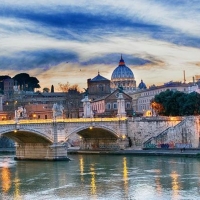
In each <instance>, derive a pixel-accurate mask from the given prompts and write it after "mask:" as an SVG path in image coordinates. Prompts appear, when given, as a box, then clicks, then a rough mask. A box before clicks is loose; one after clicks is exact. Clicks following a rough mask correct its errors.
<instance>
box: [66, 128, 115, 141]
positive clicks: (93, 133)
mask: <svg viewBox="0 0 200 200" xmlns="http://www.w3.org/2000/svg"><path fill="white" fill-rule="evenodd" d="M73 134H78V135H80V136H81V137H83V138H113V139H117V138H118V137H119V135H118V133H117V132H116V131H115V130H113V129H111V128H109V127H107V126H105V125H87V126H81V127H78V128H76V129H74V130H72V131H71V132H70V133H68V135H67V137H66V138H65V139H67V138H68V137H70V135H73Z"/></svg>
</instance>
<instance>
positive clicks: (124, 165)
mask: <svg viewBox="0 0 200 200" xmlns="http://www.w3.org/2000/svg"><path fill="white" fill-rule="evenodd" d="M123 180H124V191H125V193H126V196H127V195H128V170H127V160H126V157H124V158H123Z"/></svg>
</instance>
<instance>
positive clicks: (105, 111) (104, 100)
mask: <svg viewBox="0 0 200 200" xmlns="http://www.w3.org/2000/svg"><path fill="white" fill-rule="evenodd" d="M121 93H122V95H123V98H124V101H125V112H126V115H127V116H132V98H131V97H130V96H129V95H128V94H126V93H124V92H121ZM118 96H119V89H116V90H115V91H114V92H112V93H110V94H109V95H107V96H104V97H101V98H98V99H95V100H93V101H91V108H92V111H93V113H94V117H117V111H118V108H117V99H118Z"/></svg>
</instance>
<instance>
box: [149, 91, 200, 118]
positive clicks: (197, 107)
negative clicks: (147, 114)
mask: <svg viewBox="0 0 200 200" xmlns="http://www.w3.org/2000/svg"><path fill="white" fill-rule="evenodd" d="M151 106H152V109H153V110H154V111H155V112H156V113H157V114H159V115H164V116H183V115H199V114H200V94H199V93H197V92H192V93H190V94H186V93H184V92H179V91H171V90H166V91H165V92H161V93H160V94H157V95H156V96H155V98H154V99H153V100H152V101H151Z"/></svg>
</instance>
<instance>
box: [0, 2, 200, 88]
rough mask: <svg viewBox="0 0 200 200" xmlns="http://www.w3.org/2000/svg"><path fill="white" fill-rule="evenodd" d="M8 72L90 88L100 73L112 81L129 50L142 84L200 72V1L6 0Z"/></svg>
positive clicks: (2, 29) (1, 52) (2, 65)
mask: <svg viewBox="0 0 200 200" xmlns="http://www.w3.org/2000/svg"><path fill="white" fill-rule="evenodd" d="M0 7H1V10H0V36H1V45H0V69H1V75H5V74H9V75H10V76H14V75H15V74H17V73H20V72H26V73H30V75H31V76H37V78H38V79H39V81H40V85H41V86H42V87H47V86H48V87H50V86H49V85H50V84H55V85H58V83H59V82H62V83H66V82H67V81H68V82H70V83H72V84H75V83H78V84H79V85H80V87H86V83H87V79H88V78H93V77H94V76H96V74H97V72H98V70H99V71H100V72H101V73H102V75H103V76H105V77H106V78H108V79H110V77H111V74H112V71H113V70H114V69H115V67H117V66H118V62H119V59H120V56H121V54H122V55H123V58H124V60H125V62H126V65H127V66H129V67H130V68H131V69H132V70H133V73H134V75H135V78H136V81H137V84H138V83H139V82H140V79H143V80H144V81H145V83H146V84H147V85H151V84H162V83H163V82H168V81H170V80H171V79H172V78H173V80H174V81H176V80H177V81H178V80H180V81H181V80H182V79H183V77H182V71H183V70H185V71H186V79H187V80H188V81H189V80H191V79H192V76H194V75H196V74H199V63H200V14H199V9H200V3H199V2H198V1H196V0H191V1H187V0H186V1H181V0H177V1H173V0H161V1H156V0H151V1H149V0H135V1H131V0H124V1H121V2H120V1H119V2H116V1H114V0H106V1H86V0H80V1H78V3H77V2H76V1H69V0H63V1H61V2H59V3H58V1H55V0H50V1H47V0H44V1H39V0H34V1H32V2H29V1H25V0H20V1H15V0H9V1H5V0H3V1H1V2H0Z"/></svg>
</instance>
